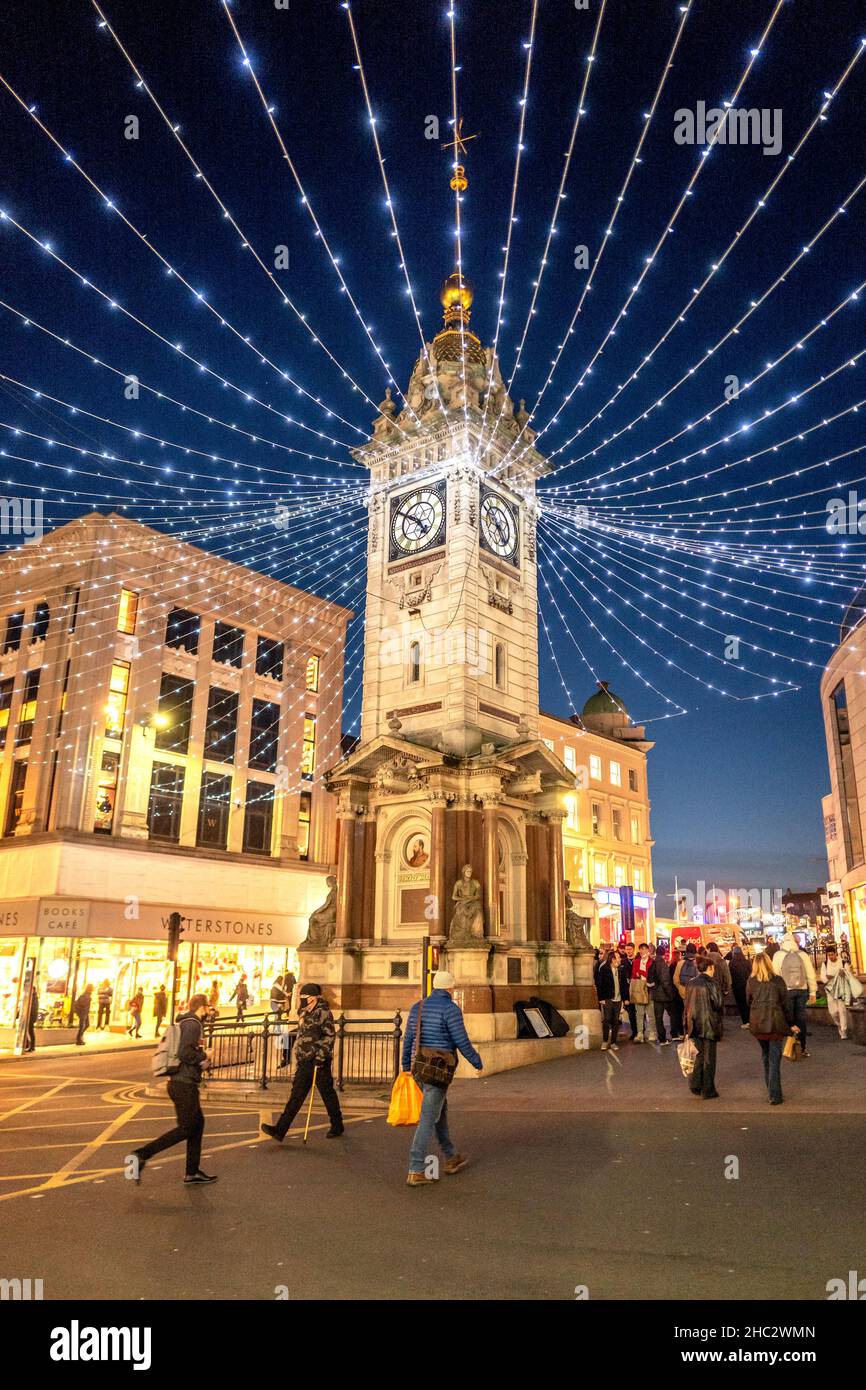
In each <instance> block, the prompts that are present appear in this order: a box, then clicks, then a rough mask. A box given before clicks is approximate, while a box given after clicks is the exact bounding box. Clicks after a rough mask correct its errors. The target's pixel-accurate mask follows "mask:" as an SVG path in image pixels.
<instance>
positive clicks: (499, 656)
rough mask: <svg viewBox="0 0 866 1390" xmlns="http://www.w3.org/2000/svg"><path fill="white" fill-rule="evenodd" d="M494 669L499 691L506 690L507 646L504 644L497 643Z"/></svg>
mask: <svg viewBox="0 0 866 1390" xmlns="http://www.w3.org/2000/svg"><path fill="white" fill-rule="evenodd" d="M493 667H494V677H495V680H496V685H497V687H498V689H499V690H504V688H505V644H504V643H503V642H497V643H496V652H495V654H494V660H493Z"/></svg>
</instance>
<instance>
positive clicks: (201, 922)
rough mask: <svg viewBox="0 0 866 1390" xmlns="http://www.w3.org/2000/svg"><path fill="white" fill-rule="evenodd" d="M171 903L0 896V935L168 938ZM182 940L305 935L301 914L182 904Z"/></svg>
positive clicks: (289, 940) (287, 940)
mask: <svg viewBox="0 0 866 1390" xmlns="http://www.w3.org/2000/svg"><path fill="white" fill-rule="evenodd" d="M174 910H175V906H174V904H172V905H171V906H168V905H166V906H165V907H159V906H155V905H153V904H148V903H140V902H138V900H137V899H136V898H135V897H132V896H131V897H130V898H128V899H126V900H125V901H123V902H99V901H95V900H92V899H91V900H88V899H78V898H76V899H72V898H41V899H39V898H33V899H29V900H22V901H20V902H2V901H0V937H9V936H19V937H23V936H46V937H91V938H93V937H108V938H122V939H125V940H133V941H134V940H139V941H154V940H156V941H161V940H165V939H166V934H167V930H168V919H169V915H170V913H171V912H173V911H174ZM180 910H181V911H182V912H183V915H184V917H185V918H186V919H187V920H185V921H184V924H183V926H184V932H183V936H182V938H181V940H183V941H196V942H208V941H213V942H235V943H237V944H240V943H244V942H249V943H250V944H252V943H254V942H255V943H259V944H261V945H273V946H284V945H285V946H295V945H297V944H298V943H299V942H300V941H303V939H304V937H305V936H306V934H307V917H306V915H304V914H302V913H291V914H290V913H285V914H282V913H273V914H262V913H255V912H240V911H233V910H232V909H228V910H226V911H219V910H214V909H210V910H208V909H205V908H186V909H185V908H183V906H182V905H181V908H180Z"/></svg>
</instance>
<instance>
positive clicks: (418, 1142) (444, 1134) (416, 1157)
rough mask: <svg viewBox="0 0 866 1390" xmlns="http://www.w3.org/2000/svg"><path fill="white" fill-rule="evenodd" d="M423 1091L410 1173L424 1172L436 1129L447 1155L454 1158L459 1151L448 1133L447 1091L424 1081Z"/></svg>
mask: <svg viewBox="0 0 866 1390" xmlns="http://www.w3.org/2000/svg"><path fill="white" fill-rule="evenodd" d="M422 1092H423V1095H422V1100H421V1115H420V1118H419V1120H418V1128H417V1129H416V1130H415V1135H414V1138H413V1140H412V1147H411V1149H410V1150H409V1172H410V1173H423V1172H424V1165H425V1163H426V1162H427V1159H428V1158H429V1156H430V1148H431V1145H432V1143H433V1131H434V1129H435V1131H436V1138H437V1140H438V1142H439V1147H440V1149H441V1150H442V1152H443V1153H444V1155H445V1157H446V1158H452V1157H453V1156H454V1154H456V1152H457V1150H456V1149H455V1147H454V1145H453V1144H452V1142H451V1135H450V1134H449V1133H448V1098H447V1092H446V1091H445V1089H444V1088H443V1087H442V1086H430V1085H428V1084H427V1082H425V1083H424V1086H423V1087H422Z"/></svg>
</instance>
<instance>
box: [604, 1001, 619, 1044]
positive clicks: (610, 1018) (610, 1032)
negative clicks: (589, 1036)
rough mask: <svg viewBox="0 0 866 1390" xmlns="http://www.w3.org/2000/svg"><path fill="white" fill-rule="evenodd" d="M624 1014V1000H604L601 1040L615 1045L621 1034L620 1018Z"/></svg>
mask: <svg viewBox="0 0 866 1390" xmlns="http://www.w3.org/2000/svg"><path fill="white" fill-rule="evenodd" d="M621 1013H622V1000H621V999H617V1000H613V999H603V1000H602V1001H601V1040H602V1042H611V1043H615V1042H616V1040H617V1036H618V1034H619V1016H620V1014H621Z"/></svg>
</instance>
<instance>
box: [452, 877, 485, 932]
mask: <svg viewBox="0 0 866 1390" xmlns="http://www.w3.org/2000/svg"><path fill="white" fill-rule="evenodd" d="M451 901H452V902H453V903H454V904H455V907H454V916H453V917H452V918H451V925H450V927H449V929H448V940H449V941H453V942H455V943H456V944H458V945H459V944H460V943H461V942H468V941H483V940H484V909H483V908H482V906H481V884H480V883H479V882H478V879H477V878H473V877H472V865H471V864H464V865H463V872H462V874H461V875H460V878H458V880H457V882H456V883H455V885H454V891H453V892H452V894H451Z"/></svg>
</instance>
